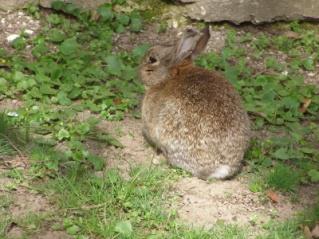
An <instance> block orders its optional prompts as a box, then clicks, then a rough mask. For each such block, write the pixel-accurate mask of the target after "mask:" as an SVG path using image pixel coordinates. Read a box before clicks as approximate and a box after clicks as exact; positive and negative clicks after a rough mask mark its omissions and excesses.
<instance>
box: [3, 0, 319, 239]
mask: <svg viewBox="0 0 319 239" xmlns="http://www.w3.org/2000/svg"><path fill="white" fill-rule="evenodd" d="M137 2H138V3H139V4H144V3H145V1H142V0H140V1H137ZM123 4H125V3H124V1H121V0H117V1H112V3H111V4H105V5H103V6H101V7H100V8H99V9H98V13H99V15H100V18H99V19H98V20H96V21H94V20H91V16H90V14H89V13H86V12H83V11H82V10H81V9H79V8H77V7H75V6H74V5H72V4H64V3H56V4H55V5H54V9H55V10H54V11H52V12H50V13H47V14H45V15H44V14H43V13H42V12H41V11H40V10H39V9H38V8H36V7H33V6H29V8H28V9H27V10H28V12H29V13H30V14H32V15H33V16H35V17H36V18H38V19H40V20H41V22H42V23H43V26H44V27H43V28H42V30H41V31H40V33H39V34H38V35H37V36H36V37H35V38H28V37H26V36H24V35H21V36H20V38H18V39H17V41H15V42H14V43H13V45H12V47H13V48H15V49H16V50H15V52H14V53H12V54H8V53H6V52H5V51H2V50H1V51H0V58H1V60H3V61H4V62H5V64H6V67H5V68H1V69H0V94H1V95H3V97H5V98H17V99H19V100H21V101H23V103H24V107H23V108H22V109H19V110H17V112H16V113H17V116H16V117H8V115H7V114H5V113H3V114H0V157H1V156H9V155H12V154H14V153H17V150H16V149H15V147H14V146H15V145H20V144H19V143H20V140H19V139H20V138H28V137H22V136H23V135H24V134H21V132H20V131H19V130H17V128H19V129H23V131H26V132H27V135H31V136H32V140H30V139H29V142H27V145H26V147H25V151H24V153H25V154H27V155H28V157H29V162H30V168H29V170H28V171H27V172H20V171H18V170H11V171H9V172H8V173H7V176H8V177H11V178H14V179H15V180H16V182H17V185H18V184H20V183H23V182H24V181H28V180H29V181H28V182H30V184H31V183H32V188H33V189H36V190H38V191H39V192H41V193H43V194H44V195H46V196H47V198H49V199H50V200H51V201H52V203H54V205H56V207H57V209H56V210H55V212H54V219H52V220H51V216H52V215H32V214H30V215H27V216H26V217H25V218H23V219H21V220H20V221H19V226H21V227H23V228H24V229H25V230H26V231H27V234H28V235H26V237H28V236H29V237H30V238H31V237H32V236H33V234H34V233H36V232H37V231H41V230H43V229H45V227H46V226H47V225H46V224H47V223H48V224H49V223H55V227H57V228H58V229H59V230H64V231H66V232H67V233H68V234H69V235H72V236H73V237H74V238H149V239H154V238H169V239H175V238H176V239H180V238H183V239H184V238H186V239H196V238H201V239H202V238H225V239H232V238H234V239H235V238H236V239H240V238H247V234H249V233H250V232H248V231H247V228H243V227H239V226H236V225H228V224H224V223H217V224H216V225H215V226H214V227H213V228H212V229H210V230H206V229H201V228H197V229H196V228H191V227H187V226H185V225H183V223H181V222H180V221H179V220H178V217H177V215H176V212H174V211H170V210H168V207H169V205H170V204H171V203H173V201H172V200H174V199H173V198H172V197H170V196H169V194H168V191H169V187H170V185H171V184H172V183H173V182H174V181H175V180H177V179H178V178H179V177H180V174H178V173H176V172H175V171H174V170H165V169H162V168H160V167H154V168H136V169H134V170H132V171H131V172H130V180H127V179H124V178H123V177H121V176H120V175H119V173H118V172H117V171H116V170H106V169H105V165H104V159H103V158H100V157H99V156H97V155H94V154H92V153H91V152H90V151H89V150H88V148H87V147H86V144H85V142H86V141H87V140H88V139H90V140H92V139H93V140H97V141H99V142H102V143H103V147H104V146H105V147H107V146H110V145H112V146H114V147H118V148H121V147H122V145H121V144H120V142H119V141H117V140H116V139H115V138H114V137H113V136H112V135H110V134H108V133H107V132H104V133H102V132H100V131H99V130H97V128H96V126H97V125H98V123H99V120H98V119H96V117H93V118H89V119H87V120H84V121H79V119H78V118H77V115H78V113H79V112H83V111H85V110H89V111H90V112H92V113H93V114H94V115H95V116H97V115H98V116H99V117H100V118H102V119H106V120H121V119H123V118H124V117H125V115H126V114H130V113H131V112H136V108H137V106H138V103H139V101H138V99H139V97H140V96H141V95H142V93H143V87H142V85H141V83H140V82H139V81H138V79H137V74H136V68H137V66H138V62H139V60H140V59H141V57H142V56H143V54H144V53H145V51H146V50H147V48H148V46H147V45H141V46H138V47H137V48H135V49H134V50H133V51H132V52H118V51H116V52H114V51H113V47H114V46H113V43H112V37H113V36H114V35H115V34H117V33H121V32H125V31H131V32H135V33H138V32H139V31H141V30H142V29H143V24H142V23H143V21H149V20H150V19H157V17H158V15H159V13H161V11H162V10H163V8H162V7H164V5H163V4H165V3H162V2H161V3H160V5H158V4H159V2H158V1H157V0H154V1H147V4H149V6H157V7H155V8H154V7H153V8H152V9H153V10H154V11H153V10H152V11H150V9H147V10H146V11H142V12H141V11H136V10H134V9H131V10H132V11H130V12H126V11H124V10H123V9H124V8H123ZM158 6H159V7H158ZM116 9H117V10H116ZM284 27H286V28H288V29H290V30H292V31H294V32H295V33H296V34H298V36H299V37H298V38H293V39H292V38H289V37H287V36H285V35H279V36H269V34H266V33H263V34H259V35H257V37H256V38H254V37H253V36H252V34H249V33H247V34H244V35H243V34H237V33H236V32H235V31H234V30H232V27H229V28H230V29H231V30H230V31H228V33H227V39H226V45H225V47H224V48H223V49H222V51H221V52H220V53H212V52H211V53H208V54H205V55H202V56H200V57H199V58H198V59H197V60H196V63H197V64H198V65H200V66H202V67H205V68H208V69H216V70H218V71H222V72H223V73H224V74H225V76H226V77H227V78H228V79H229V80H230V81H231V82H232V84H233V85H234V86H235V87H236V89H237V90H238V91H239V92H240V94H241V95H242V98H243V101H244V104H245V107H246V109H247V111H248V112H249V113H250V115H251V118H252V122H253V128H254V130H256V131H257V132H260V131H263V132H267V135H266V136H265V137H264V136H263V135H261V136H260V137H257V138H255V139H254V140H253V142H252V145H251V148H250V150H249V152H247V155H246V161H247V162H248V166H249V177H250V190H251V191H253V192H264V191H265V190H267V189H269V188H271V189H275V190H279V191H282V192H284V193H288V194H290V195H293V194H294V193H295V192H297V191H298V188H299V187H300V186H301V185H304V184H308V185H309V184H312V183H318V182H319V161H318V160H319V151H318V148H317V144H316V143H317V142H318V141H319V127H318V111H319V95H318V94H319V91H318V87H315V86H311V85H305V84H304V74H305V73H309V72H312V71H313V70H315V66H316V64H317V63H318V60H319V59H318V56H317V52H318V50H319V40H318V39H317V37H316V32H319V31H318V30H317V29H316V28H315V29H314V28H311V27H309V26H308V25H307V27H304V25H300V24H299V23H297V22H293V23H291V24H285V25H284ZM27 46H28V47H27ZM270 51H273V52H279V53H280V54H286V55H287V56H288V57H287V60H286V61H282V60H280V59H277V57H276V56H274V55H269V54H268V53H269V52H270ZM248 56H249V57H251V59H252V61H253V62H254V63H260V64H262V66H263V69H264V70H263V71H262V72H260V70H259V69H256V68H255V65H252V64H251V62H250V61H248V60H247V57H248ZM1 97H2V96H1ZM133 115H135V116H137V115H138V114H134V113H133ZM12 132H17V133H14V134H13V133H12ZM21 135H22V136H21ZM16 136H18V137H16ZM61 144H62V145H65V146H66V148H65V151H64V152H58V151H56V150H55V147H56V146H57V145H61ZM96 171H103V172H104V173H103V175H102V176H97V175H96V174H95V172H96ZM24 174H26V175H24ZM12 190H14V187H13V188H12ZM1 197H2V196H1V194H0V212H3V211H5V210H6V209H7V208H8V206H9V205H10V203H11V202H12V201H11V199H10V198H3V200H1V199H2V198H1ZM166 209H167V210H166ZM55 218H60V219H61V220H56V219H55ZM13 220H17V219H13V218H11V215H10V214H9V213H1V214H0V236H1V237H5V232H4V231H5V228H7V226H8V225H10V223H11V222H12V221H13ZM317 220H319V214H318V206H317V205H315V206H314V208H313V209H311V210H309V211H306V212H304V214H303V215H300V216H298V217H296V218H294V219H292V220H289V221H287V222H283V223H278V222H277V221H271V222H269V223H268V224H267V225H266V226H265V228H264V229H265V233H262V234H261V235H258V237H257V238H258V239H272V238H302V232H301V230H300V228H299V226H300V225H309V226H313V225H314V223H315V221H317ZM42 222H44V223H42Z"/></svg>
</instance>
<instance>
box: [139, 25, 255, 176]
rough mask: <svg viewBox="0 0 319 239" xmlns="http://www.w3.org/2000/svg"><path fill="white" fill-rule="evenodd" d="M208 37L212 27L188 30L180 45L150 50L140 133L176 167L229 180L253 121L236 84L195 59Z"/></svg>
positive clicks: (141, 71) (142, 72)
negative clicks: (202, 65)
mask: <svg viewBox="0 0 319 239" xmlns="http://www.w3.org/2000/svg"><path fill="white" fill-rule="evenodd" d="M209 38H210V31H209V27H206V28H204V29H203V30H202V31H201V32H200V31H197V30H195V29H187V30H185V31H184V33H183V34H182V37H181V38H180V39H179V40H178V41H177V42H176V44H174V45H162V46H154V47H152V48H150V49H149V51H148V53H147V54H146V55H145V57H144V59H143V60H142V63H141V64H140V67H139V75H140V79H141V81H142V82H143V84H144V86H145V95H144V98H143V101H142V109H141V110H142V133H143V135H144V137H145V138H146V140H147V141H148V142H150V144H151V145H153V146H154V147H156V148H157V149H159V150H160V151H161V152H162V153H163V154H164V156H165V157H166V158H167V160H168V162H169V164H171V165H172V166H175V167H178V168H181V169H183V170H186V171H188V172H190V173H191V174H192V175H193V176H196V177H198V178H200V179H203V180H209V179H230V178H232V177H233V176H235V175H236V174H237V173H238V172H240V170H241V167H242V162H243V158H244V154H245V151H246V149H247V148H248V146H249V141H250V135H251V132H250V121H249V118H248V115H247V112H246V111H245V110H244V108H243V106H242V103H241V97H240V95H239V93H238V92H237V91H236V90H235V89H234V87H233V86H232V85H231V84H230V83H229V82H228V81H227V80H226V79H225V78H224V77H223V76H221V75H219V74H218V73H216V72H213V71H209V70H206V69H203V68H200V67H197V66H194V65H193V63H192V60H193V59H194V58H195V57H196V56H197V55H198V54H199V53H201V52H202V51H203V50H204V49H205V47H206V45H207V42H208V40H209Z"/></svg>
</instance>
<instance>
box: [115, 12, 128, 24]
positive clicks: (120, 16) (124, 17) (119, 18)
mask: <svg viewBox="0 0 319 239" xmlns="http://www.w3.org/2000/svg"><path fill="white" fill-rule="evenodd" d="M116 20H117V21H118V22H119V23H121V24H122V25H124V26H127V25H128V24H129V23H130V17H129V16H127V15H124V14H118V15H117V16H116Z"/></svg>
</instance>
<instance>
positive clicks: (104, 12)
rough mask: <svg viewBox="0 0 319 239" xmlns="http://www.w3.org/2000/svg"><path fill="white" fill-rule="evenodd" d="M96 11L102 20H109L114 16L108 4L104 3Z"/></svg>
mask: <svg viewBox="0 0 319 239" xmlns="http://www.w3.org/2000/svg"><path fill="white" fill-rule="evenodd" d="M97 12H98V13H99V14H100V16H101V18H102V20H103V21H109V20H111V19H112V18H113V17H114V14H113V11H112V7H111V5H110V4H108V3H106V4H104V5H102V6H100V7H99V8H98V9H97Z"/></svg>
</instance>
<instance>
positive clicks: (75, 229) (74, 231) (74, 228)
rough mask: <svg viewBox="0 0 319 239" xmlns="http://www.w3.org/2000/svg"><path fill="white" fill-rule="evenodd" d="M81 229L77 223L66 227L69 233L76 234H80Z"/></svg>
mask: <svg viewBox="0 0 319 239" xmlns="http://www.w3.org/2000/svg"><path fill="white" fill-rule="evenodd" d="M79 231H80V227H78V226H77V225H72V226H70V227H69V228H67V229H66V232H67V233H68V234H69V235H76V234H78V233H79Z"/></svg>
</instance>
